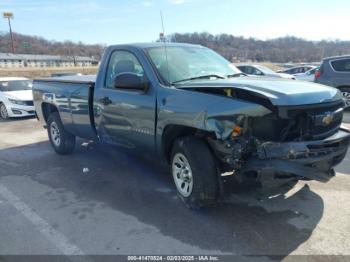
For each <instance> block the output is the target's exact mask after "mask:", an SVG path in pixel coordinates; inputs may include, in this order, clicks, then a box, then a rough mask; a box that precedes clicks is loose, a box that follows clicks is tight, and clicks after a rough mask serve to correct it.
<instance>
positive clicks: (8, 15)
mask: <svg viewBox="0 0 350 262" xmlns="http://www.w3.org/2000/svg"><path fill="white" fill-rule="evenodd" d="M3 15H4V18H5V19H7V20H8V21H9V28H10V37H11V48H12V53H15V47H14V45H13V35H12V29H11V19H13V13H12V12H4V13H3Z"/></svg>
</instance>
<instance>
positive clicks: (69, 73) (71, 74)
mask: <svg viewBox="0 0 350 262" xmlns="http://www.w3.org/2000/svg"><path fill="white" fill-rule="evenodd" d="M58 76H81V73H75V72H57V73H52V74H51V77H58Z"/></svg>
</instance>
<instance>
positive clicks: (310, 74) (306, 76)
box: [294, 66, 319, 82]
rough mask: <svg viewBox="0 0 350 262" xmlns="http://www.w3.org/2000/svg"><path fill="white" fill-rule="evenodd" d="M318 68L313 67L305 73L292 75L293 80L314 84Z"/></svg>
mask: <svg viewBox="0 0 350 262" xmlns="http://www.w3.org/2000/svg"><path fill="white" fill-rule="evenodd" d="M318 68H319V67H318V66H315V67H313V68H312V69H310V70H308V71H306V72H305V73H298V74H294V76H295V78H296V79H298V80H302V81H309V82H314V80H315V72H316V71H317V69H318Z"/></svg>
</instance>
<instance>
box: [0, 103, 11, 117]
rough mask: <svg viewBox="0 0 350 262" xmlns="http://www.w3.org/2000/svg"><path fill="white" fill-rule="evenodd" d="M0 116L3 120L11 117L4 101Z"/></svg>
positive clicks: (0, 108)
mask: <svg viewBox="0 0 350 262" xmlns="http://www.w3.org/2000/svg"><path fill="white" fill-rule="evenodd" d="M0 116H1V118H2V119H3V120H7V119H8V118H9V114H8V112H7V109H6V106H5V105H4V104H3V103H1V104H0Z"/></svg>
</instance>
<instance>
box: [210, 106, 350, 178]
mask: <svg viewBox="0 0 350 262" xmlns="http://www.w3.org/2000/svg"><path fill="white" fill-rule="evenodd" d="M267 107H268V108H269V110H270V112H269V113H266V112H265V115H263V116H249V115H240V116H235V117H234V118H232V119H234V121H232V122H230V123H231V124H228V123H227V120H225V122H222V120H220V118H218V117H216V116H214V117H213V118H210V119H208V123H209V124H210V125H209V128H210V127H211V128H212V127H213V126H216V127H222V128H221V129H220V128H217V130H216V131H217V132H216V138H213V137H212V138H208V142H209V144H210V146H211V148H212V150H213V151H214V152H215V155H216V156H217V158H218V159H220V162H221V164H222V166H221V167H222V170H223V172H227V171H234V173H235V175H236V176H238V177H243V178H244V176H246V175H247V174H249V175H250V176H251V175H252V174H253V177H254V178H255V179H257V180H259V181H263V180H265V179H267V180H270V179H275V178H295V179H309V180H317V181H321V182H326V181H328V180H329V179H330V178H331V177H332V176H334V174H335V172H334V169H333V168H334V166H335V165H337V164H339V163H340V162H341V161H342V160H343V159H344V157H345V155H346V152H347V149H348V146H349V142H350V132H349V130H347V129H346V128H345V127H341V123H342V116H343V108H342V107H343V102H342V101H339V100H338V101H336V102H330V103H320V104H315V105H303V106H290V107H288V106H279V107H278V106H272V105H267ZM215 121H218V122H219V123H216V125H214V124H213V123H212V122H215ZM220 123H221V124H220ZM220 125H221V126H220ZM223 127H225V128H223ZM228 130H230V132H229V131H228ZM218 132H221V134H222V135H223V136H221V137H218V134H217V133H218ZM228 133H229V135H227V134H228Z"/></svg>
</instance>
